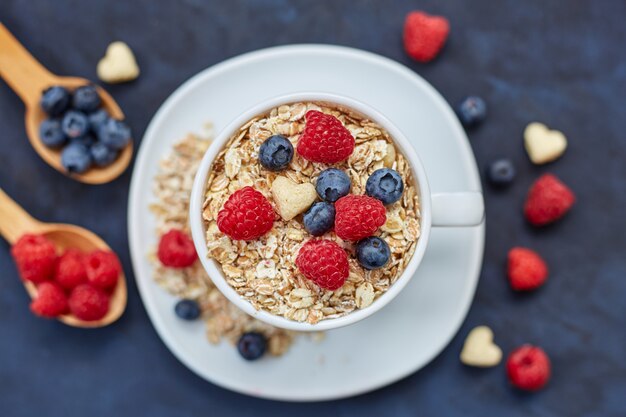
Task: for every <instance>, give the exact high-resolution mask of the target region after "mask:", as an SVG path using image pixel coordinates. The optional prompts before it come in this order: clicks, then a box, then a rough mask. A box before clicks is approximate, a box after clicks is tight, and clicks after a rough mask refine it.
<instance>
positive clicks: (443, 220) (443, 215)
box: [432, 191, 485, 227]
mask: <svg viewBox="0 0 626 417" xmlns="http://www.w3.org/2000/svg"><path fill="white" fill-rule="evenodd" d="M432 213H433V219H432V225H433V227H463V226H477V225H479V224H481V223H482V222H483V219H484V218H485V202H484V200H483V194H482V193H481V192H478V191H468V192H459V193H435V194H432Z"/></svg>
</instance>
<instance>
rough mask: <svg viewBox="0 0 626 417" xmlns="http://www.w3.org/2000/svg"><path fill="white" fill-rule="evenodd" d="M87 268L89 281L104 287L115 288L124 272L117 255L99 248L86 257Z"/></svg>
mask: <svg viewBox="0 0 626 417" xmlns="http://www.w3.org/2000/svg"><path fill="white" fill-rule="evenodd" d="M85 269H86V270H87V279H88V280H89V283H91V284H92V285H95V286H96V287H99V288H102V289H109V288H113V287H114V286H115V284H117V280H118V279H119V277H120V275H121V274H122V265H120V261H119V259H117V255H115V254H114V253H113V252H111V251H104V250H97V251H93V252H91V253H90V254H88V255H87V256H86V258H85Z"/></svg>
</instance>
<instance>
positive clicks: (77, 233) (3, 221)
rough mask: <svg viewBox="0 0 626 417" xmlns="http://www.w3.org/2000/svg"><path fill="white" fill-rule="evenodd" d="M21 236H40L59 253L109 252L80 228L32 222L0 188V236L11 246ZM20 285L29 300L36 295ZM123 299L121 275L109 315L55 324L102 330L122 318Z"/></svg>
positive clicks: (29, 287) (34, 289) (71, 318)
mask: <svg viewBox="0 0 626 417" xmlns="http://www.w3.org/2000/svg"><path fill="white" fill-rule="evenodd" d="M25 233H33V234H39V235H44V236H45V237H46V238H47V239H49V240H50V241H51V242H52V243H54V245H55V246H56V247H57V249H59V250H61V251H63V250H65V249H68V248H74V249H79V250H81V251H83V252H90V251H93V250H95V249H102V250H111V248H110V247H109V246H108V245H107V244H106V243H105V242H104V241H103V240H102V239H100V237H99V236H98V235H96V234H94V233H92V232H90V231H89V230H86V229H83V228H82V227H78V226H74V225H71V224H60V223H42V222H40V221H38V220H35V219H34V218H32V217H31V216H30V215H29V214H28V213H27V212H26V211H24V209H22V208H21V207H20V206H19V205H18V204H17V203H16V202H15V201H13V200H12V199H11V198H10V197H9V196H8V195H6V193H5V192H4V191H2V189H1V188H0V234H1V235H2V236H4V238H5V239H6V240H7V241H8V242H9V243H10V244H14V243H15V242H16V241H17V240H18V239H19V238H20V237H21V236H23V235H24V234H25ZM23 282H24V286H25V287H26V291H28V294H29V295H30V297H31V298H34V297H35V296H36V295H37V287H36V286H35V284H33V283H32V282H30V281H23ZM126 299H127V291H126V278H125V276H124V273H122V274H121V275H120V277H119V280H118V282H117V285H116V286H115V290H114V291H113V294H112V295H111V303H110V306H109V311H108V312H107V314H106V315H105V316H104V317H103V318H101V319H100V320H95V321H83V320H80V319H78V318H76V317H75V316H72V315H69V314H66V315H63V316H60V317H59V320H60V321H62V322H63V323H65V324H67V325H68V326H74V327H102V326H106V325H108V324H111V323H113V322H114V321H115V320H117V319H118V318H119V317H120V316H121V315H122V313H123V312H124V309H125V308H126Z"/></svg>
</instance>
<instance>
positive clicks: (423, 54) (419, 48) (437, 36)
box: [403, 11, 450, 62]
mask: <svg viewBox="0 0 626 417" xmlns="http://www.w3.org/2000/svg"><path fill="white" fill-rule="evenodd" d="M448 33H450V23H449V22H448V19H446V18H445V17H442V16H431V15H428V14H426V13H424V12H418V11H415V12H411V13H409V14H408V15H407V16H406V19H405V21H404V36H403V37H404V50H405V51H406V53H407V54H408V55H409V56H410V57H411V58H413V59H414V60H416V61H420V62H428V61H431V60H433V59H434V58H435V57H436V56H437V54H439V51H441V48H443V45H444V44H445V43H446V39H448Z"/></svg>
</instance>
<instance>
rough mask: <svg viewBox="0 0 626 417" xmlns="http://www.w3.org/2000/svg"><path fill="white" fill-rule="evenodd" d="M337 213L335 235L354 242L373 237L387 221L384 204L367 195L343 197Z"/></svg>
mask: <svg viewBox="0 0 626 417" xmlns="http://www.w3.org/2000/svg"><path fill="white" fill-rule="evenodd" d="M335 211H336V214H335V233H337V236H339V237H340V238H341V239H343V240H349V241H352V242H356V241H357V240H361V239H363V238H366V237H369V236H372V235H373V234H374V233H375V232H376V230H377V229H378V228H379V227H380V226H382V225H383V224H385V221H387V214H386V211H385V206H383V203H381V202H380V200H377V199H375V198H373V197H369V196H366V195H347V196H345V197H341V198H340V199H339V200H337V202H336V203H335Z"/></svg>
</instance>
